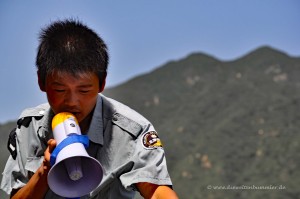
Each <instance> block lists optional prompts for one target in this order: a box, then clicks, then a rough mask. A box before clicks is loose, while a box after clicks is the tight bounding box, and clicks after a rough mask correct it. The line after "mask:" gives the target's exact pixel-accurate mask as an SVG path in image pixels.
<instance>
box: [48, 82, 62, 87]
mask: <svg viewBox="0 0 300 199" xmlns="http://www.w3.org/2000/svg"><path fill="white" fill-rule="evenodd" d="M51 85H54V86H64V84H62V83H60V82H51Z"/></svg>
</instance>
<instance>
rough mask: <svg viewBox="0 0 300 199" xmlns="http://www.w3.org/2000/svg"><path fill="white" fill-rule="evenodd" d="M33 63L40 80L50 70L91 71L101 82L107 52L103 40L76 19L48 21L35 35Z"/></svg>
mask: <svg viewBox="0 0 300 199" xmlns="http://www.w3.org/2000/svg"><path fill="white" fill-rule="evenodd" d="M39 42H40V43H39V46H38V53H37V57H36V66H37V70H38V75H39V79H40V82H41V83H42V84H43V85H45V81H46V77H47V75H48V74H51V73H53V72H54V71H59V72H68V73H72V74H73V75H78V74H79V73H82V72H83V73H90V72H92V73H95V74H97V75H98V77H99V81H100V82H99V84H100V85H101V84H102V83H103V82H102V81H103V80H104V79H105V78H106V74H107V67H108V61H109V55H108V50H107V46H106V44H105V43H104V41H103V40H102V39H101V38H100V36H98V34H97V33H95V32H94V31H93V30H92V29H90V28H89V27H87V26H86V25H84V24H82V23H81V22H79V21H78V20H74V19H66V20H59V21H55V22H53V23H51V24H50V25H49V26H47V27H46V28H45V29H42V31H41V32H40V35H39Z"/></svg>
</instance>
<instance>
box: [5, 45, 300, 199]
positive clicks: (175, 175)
mask: <svg viewBox="0 0 300 199" xmlns="http://www.w3.org/2000/svg"><path fill="white" fill-rule="evenodd" d="M298 77H300V58H299V57H298V58H297V57H291V56H289V55H287V54H285V53H283V52H281V51H279V50H276V49H273V48H271V47H267V46H266V47H261V48H258V49H256V50H254V51H252V52H250V53H249V54H247V55H245V56H242V57H240V58H238V59H236V60H232V61H226V62H225V61H221V60H218V59H216V58H214V57H211V56H209V55H205V54H203V53H193V54H191V55H189V56H187V57H185V58H183V59H180V60H178V61H170V62H168V63H166V64H165V65H163V66H160V67H158V68H157V69H155V70H153V71H151V72H149V73H147V74H143V75H140V76H138V77H135V78H133V79H131V80H129V81H127V82H125V83H123V84H121V85H119V86H116V87H113V88H108V89H106V90H105V92H104V94H105V95H106V96H108V97H112V98H114V99H116V100H118V101H121V102H123V103H125V104H127V105H129V106H130V107H132V108H133V109H135V110H137V111H138V112H140V113H141V114H142V115H144V116H145V117H146V118H148V119H149V120H150V121H151V122H152V123H153V124H154V126H155V128H156V130H157V131H158V133H159V135H160V137H161V139H162V141H163V144H164V147H165V151H166V156H167V162H168V167H169V171H170V174H171V177H172V180H173V183H174V189H175V190H176V192H177V193H178V195H179V197H180V198H190V199H198V198H211V199H217V198H222V199H226V198H228V199H229V198H230V199H232V198H245V199H246V198H247V199H249V198H251V199H254V198H274V199H275V198H286V199H293V198H299V196H300V191H299V189H298V185H299V184H300V171H299V169H298V168H299V166H300V153H299V151H300V134H299V133H298V129H300V122H299V121H300V112H299V110H300V109H299V108H300V92H298V91H299V88H300V78H298ZM1 133H2V131H1ZM2 134H4V132H3V133H2ZM2 146H3V145H1V147H2ZM3 150H5V149H3ZM3 150H2V148H1V151H3ZM5 159H6V158H5ZM4 161H5V160H2V161H1V162H4ZM0 197H1V195H0ZM1 198H2V197H1Z"/></svg>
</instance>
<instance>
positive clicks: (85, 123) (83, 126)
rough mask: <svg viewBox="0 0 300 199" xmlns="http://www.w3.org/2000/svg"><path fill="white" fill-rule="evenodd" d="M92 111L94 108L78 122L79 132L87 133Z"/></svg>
mask: <svg viewBox="0 0 300 199" xmlns="http://www.w3.org/2000/svg"><path fill="white" fill-rule="evenodd" d="M93 113H94V110H93V111H91V112H90V114H89V115H88V116H87V117H86V118H84V120H82V121H81V122H80V123H79V126H80V130H81V134H83V135H85V134H87V132H88V130H89V127H90V124H91V121H92V117H93Z"/></svg>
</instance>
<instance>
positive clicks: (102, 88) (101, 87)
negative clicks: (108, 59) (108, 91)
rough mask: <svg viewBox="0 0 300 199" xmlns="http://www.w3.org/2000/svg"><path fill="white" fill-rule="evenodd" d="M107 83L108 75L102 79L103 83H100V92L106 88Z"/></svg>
mask: <svg viewBox="0 0 300 199" xmlns="http://www.w3.org/2000/svg"><path fill="white" fill-rule="evenodd" d="M105 84H106V77H105V78H104V79H103V80H102V83H101V84H100V85H99V93H101V92H102V91H103V90H104V87H105Z"/></svg>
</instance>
